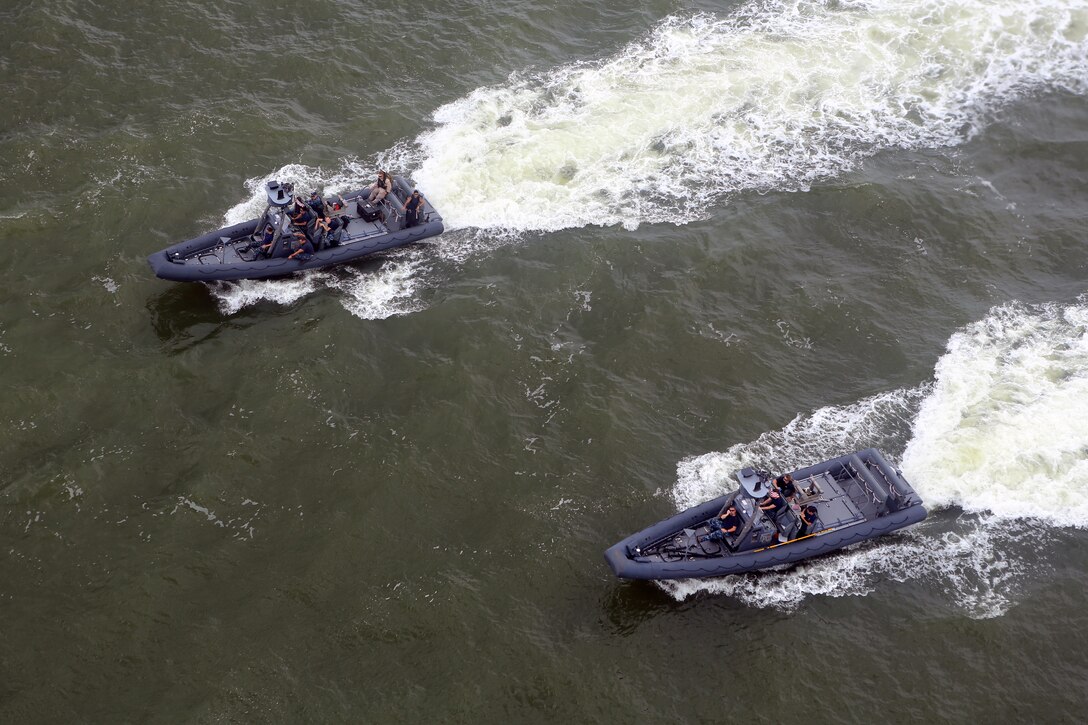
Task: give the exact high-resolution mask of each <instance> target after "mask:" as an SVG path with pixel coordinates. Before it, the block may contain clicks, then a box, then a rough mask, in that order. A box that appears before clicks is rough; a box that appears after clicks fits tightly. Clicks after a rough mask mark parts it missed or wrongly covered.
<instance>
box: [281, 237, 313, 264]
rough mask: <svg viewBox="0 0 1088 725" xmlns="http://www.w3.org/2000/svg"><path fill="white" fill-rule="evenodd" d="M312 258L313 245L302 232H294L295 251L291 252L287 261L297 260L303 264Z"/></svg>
mask: <svg viewBox="0 0 1088 725" xmlns="http://www.w3.org/2000/svg"><path fill="white" fill-rule="evenodd" d="M312 256H314V245H313V243H311V242H310V240H309V238H308V237H307V236H306V235H305V234H303V233H302V232H295V251H293V252H291V255H290V256H289V257H287V258H288V259H297V260H298V261H300V262H305V261H307V260H309V259H310V257H312Z"/></svg>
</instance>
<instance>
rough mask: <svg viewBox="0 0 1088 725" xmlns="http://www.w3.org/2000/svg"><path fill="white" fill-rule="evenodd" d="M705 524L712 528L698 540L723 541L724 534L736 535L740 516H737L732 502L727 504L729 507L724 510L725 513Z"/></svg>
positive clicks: (738, 529)
mask: <svg viewBox="0 0 1088 725" xmlns="http://www.w3.org/2000/svg"><path fill="white" fill-rule="evenodd" d="M707 526H709V527H711V528H712V529H714V531H711V532H710V533H709V534H707V535H706V536H704V537H703V538H702V539H700V541H707V540H709V541H720V542H723V543H724V542H725V540H726V539H725V535H726V534H729V535H730V536H736V535H737V532H739V531H740V516H737V507H736V506H734V505H733V504H729V508H727V509H726V510H725V513H723V514H721V515H720V516H717V517H715V518H712V519H711V520H710V521H708V522H707Z"/></svg>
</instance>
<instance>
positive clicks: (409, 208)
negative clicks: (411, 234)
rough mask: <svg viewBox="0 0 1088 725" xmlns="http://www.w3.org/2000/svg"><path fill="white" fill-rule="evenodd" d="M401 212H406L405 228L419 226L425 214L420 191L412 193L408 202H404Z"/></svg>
mask: <svg viewBox="0 0 1088 725" xmlns="http://www.w3.org/2000/svg"><path fill="white" fill-rule="evenodd" d="M400 209H401V211H403V212H404V216H405V220H404V228H405V229H407V228H408V227H414V226H415V225H416V224H419V222H420V217H421V216H422V214H423V197H422V196H420V194H419V189H416V190H415V191H413V192H412V195H411V196H410V197H408V201H406V202H404V206H402V207H401V208H400Z"/></svg>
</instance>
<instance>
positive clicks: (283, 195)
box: [268, 181, 295, 207]
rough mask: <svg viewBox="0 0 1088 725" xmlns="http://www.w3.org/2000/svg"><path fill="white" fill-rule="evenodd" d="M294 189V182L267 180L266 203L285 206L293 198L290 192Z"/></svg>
mask: <svg viewBox="0 0 1088 725" xmlns="http://www.w3.org/2000/svg"><path fill="white" fill-rule="evenodd" d="M294 190H295V185H294V184H281V183H280V182H278V181H269V182H268V203H269V204H270V205H271V206H279V207H283V206H287V205H288V204H290V203H291V201H292V200H293V199H294V197H293V196H292V192H294Z"/></svg>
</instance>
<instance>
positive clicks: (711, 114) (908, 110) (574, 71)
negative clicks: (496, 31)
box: [226, 0, 1088, 284]
mask: <svg viewBox="0 0 1088 725" xmlns="http://www.w3.org/2000/svg"><path fill="white" fill-rule="evenodd" d="M1086 33H1088V7H1086V6H1085V4H1084V3H1083V2H1080V1H1079V0H1078V1H1076V2H1074V1H1072V0H1029V1H1028V2H1025V1H1024V0H918V1H917V2H912V3H903V2H900V1H899V0H850V1H848V2H835V3H829V2H824V1H822V0H755V1H754V2H751V3H749V4H747V5H745V6H742V7H741V8H740V9H739V10H736V11H735V12H733V13H731V14H730V15H728V16H724V17H721V16H716V15H710V14H697V15H694V16H687V17H678V16H673V17H668V18H666V19H664V20H663V21H662V22H661V23H660V24H659V25H658V26H657V27H656V28H655V29H653V30H652V31H651V32H650V33H649V34H648V35H647V37H645V38H643V39H641V40H639V41H636V42H633V43H631V44H629V45H628V46H627V47H625V48H623V49H621V50H620V51H619V52H617V53H615V54H614V55H612V56H609V57H605V58H602V59H597V60H593V61H584V62H576V63H572V64H569V65H566V66H561V67H558V68H555V69H552V70H550V71H548V72H544V73H539V74H528V73H526V74H515V75H514V76H512V77H511V78H510V79H509V81H508V82H506V83H505V84H502V85H500V86H495V87H486V88H479V89H477V90H475V91H473V92H472V93H470V94H468V95H467V96H466V97H464V98H462V99H460V100H457V101H454V102H452V103H449V104H447V105H445V106H442V107H441V108H439V109H438V110H437V111H436V112H435V114H434V121H435V126H434V128H432V129H431V130H429V131H427V132H425V133H423V134H422V135H421V136H420V137H418V138H416V139H414V140H410V141H408V140H406V141H404V142H402V143H400V144H398V145H397V146H395V147H393V148H392V149H389V150H388V151H385V152H383V153H381V154H379V155H377V156H376V157H375V158H370V159H365V160H363V161H360V160H347V161H345V162H344V163H343V165H342V168H340V169H338V170H335V171H331V172H330V171H327V170H322V169H315V168H312V167H306V166H301V165H297V164H296V165H289V166H285V167H283V168H282V169H279V170H277V171H276V172H274V173H272V174H269V176H268V177H266V178H265V179H254V180H252V181H251V182H250V184H249V187H250V191H251V196H250V198H249V199H247V200H245V201H243V202H242V203H240V204H239V205H238V206H236V207H234V208H233V209H231V210H230V211H229V212H228V213H227V215H226V222H227V223H228V224H230V223H237V222H239V221H242V220H244V219H250V218H253V217H255V216H257V215H258V214H259V213H260V211H261V210H262V208H263V207H262V200H263V198H264V192H263V182H264V181H266V180H267V179H272V178H277V179H281V180H283V181H291V182H294V183H295V185H296V188H302V189H309V188H326V189H330V190H347V189H353V188H358V187H359V186H360V185H361V184H362V183H363V182H364V180H369V178H370V176H371V175H372V174H373V170H374V168H375V167H377V166H382V167H385V168H390V169H395V170H402V171H408V172H410V173H409V175H410V176H412V177H413V178H414V179H415V180H416V181H417V182H418V183H419V184H420V186H421V188H422V189H423V190H424V192H425V194H426V195H427V196H428V197H429V198H430V199H431V201H433V202H434V203H435V205H436V206H437V207H438V209H439V210H440V211H441V212H442V214H443V216H444V218H445V221H446V226H447V229H455V230H456V229H460V230H463V231H464V236H462V237H461V238H460V241H459V244H460V245H461V254H462V256H464V255H465V254H469V255H471V253H472V252H473V251H474V250H475V251H476V252H479V251H488V250H490V249H493V248H494V247H495V246H497V245H499V244H503V243H507V242H508V241H509V240H511V239H517V238H520V236H521V235H524V234H525V233H527V232H546V231H554V230H559V229H569V228H579V227H584V226H588V225H605V226H607V225H614V224H619V225H623V226H625V227H627V228H634V227H637V226H639V225H640V224H645V223H660V222H669V223H676V224H683V223H687V222H690V221H693V220H696V219H700V218H703V217H705V215H706V214H707V211H706V210H707V209H708V208H711V207H713V206H715V205H718V204H720V203H722V202H723V201H724V200H726V199H728V197H729V196H730V195H733V194H737V193H743V192H750V191H756V192H769V191H801V190H805V189H808V188H809V187H810V186H811V185H812V184H813V183H816V182H818V181H821V180H825V179H829V178H833V177H835V176H837V175H840V174H843V173H845V172H848V171H850V170H851V169H854V168H856V167H857V166H858V164H860V163H861V162H862V161H863V160H864V159H866V158H868V157H870V156H872V155H873V154H875V153H878V152H880V151H882V150H886V149H912V148H922V147H940V146H950V145H955V144H959V143H962V142H963V141H965V140H967V139H969V138H971V137H972V136H973V135H974V134H976V133H977V132H978V131H980V130H981V129H982V128H984V127H985V125H986V123H987V122H988V121H989V120H990V119H992V118H993V117H994V115H995V113H996V112H997V111H998V110H1000V109H1001V108H1002V107H1004V106H1006V105H1008V104H1010V103H1014V102H1016V101H1017V100H1019V99H1022V98H1024V97H1026V96H1028V95H1029V94H1035V93H1042V92H1047V91H1054V90H1060V91H1065V92H1072V93H1084V92H1085V91H1086V90H1088V80H1086V79H1088V39H1086ZM445 242H446V238H445V237H444V238H443V244H444V243H445ZM277 284H278V283H277Z"/></svg>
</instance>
